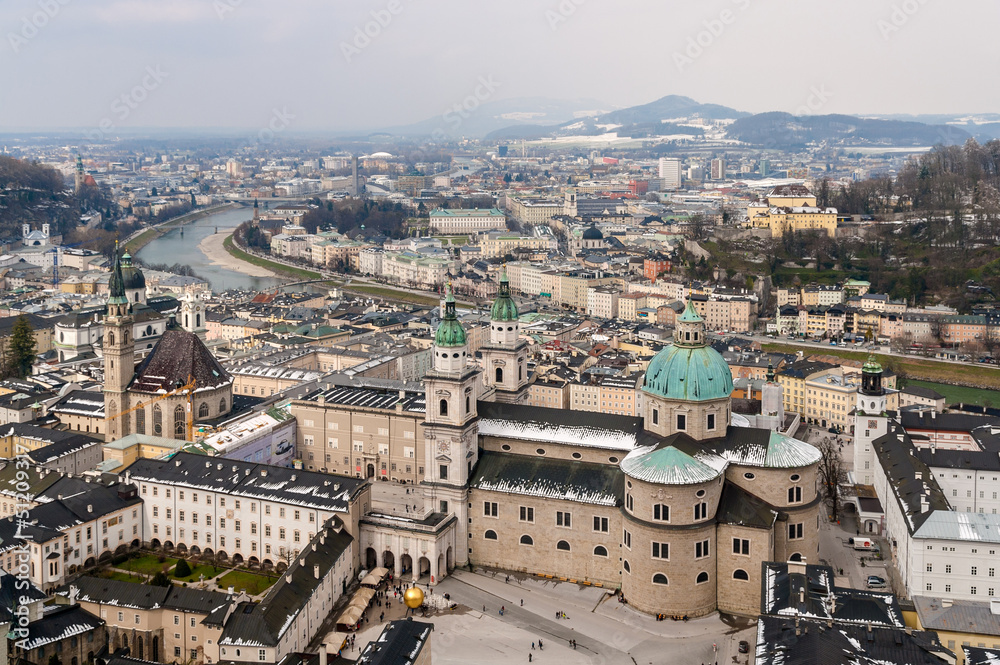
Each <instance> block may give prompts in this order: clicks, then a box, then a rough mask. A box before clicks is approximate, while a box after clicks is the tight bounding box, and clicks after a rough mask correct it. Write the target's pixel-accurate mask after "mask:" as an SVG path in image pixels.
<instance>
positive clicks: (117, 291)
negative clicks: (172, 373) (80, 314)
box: [103, 244, 135, 441]
mask: <svg viewBox="0 0 1000 665" xmlns="http://www.w3.org/2000/svg"><path fill="white" fill-rule="evenodd" d="M132 324H133V317H132V304H131V303H130V302H129V299H128V296H126V294H125V278H124V276H123V274H122V263H121V258H120V257H119V256H118V246H117V244H116V245H115V264H114V268H113V269H112V271H111V279H110V280H108V310H107V313H106V314H105V316H104V340H103V350H104V416H105V419H106V420H105V436H104V438H105V440H106V441H114V440H115V439H120V438H121V437H123V436H127V435H128V434H129V433H130V431H131V430H130V429H129V414H127V413H126V414H125V415H119V414H122V413H123V412H124V411H127V410H128V408H129V402H128V386H129V384H130V383H131V382H132V376H133V374H134V373H135V340H134V339H133V338H132Z"/></svg>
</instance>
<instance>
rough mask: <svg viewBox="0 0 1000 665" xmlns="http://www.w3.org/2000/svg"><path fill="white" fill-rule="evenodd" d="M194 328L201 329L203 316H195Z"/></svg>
mask: <svg viewBox="0 0 1000 665" xmlns="http://www.w3.org/2000/svg"><path fill="white" fill-rule="evenodd" d="M194 327H195V328H201V314H195V315H194Z"/></svg>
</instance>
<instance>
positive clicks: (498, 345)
mask: <svg viewBox="0 0 1000 665" xmlns="http://www.w3.org/2000/svg"><path fill="white" fill-rule="evenodd" d="M480 353H482V356H483V368H484V371H485V374H484V376H483V379H484V382H485V384H486V386H487V387H488V388H494V389H495V393H494V396H493V401H495V402H505V403H508V404H519V403H523V402H524V401H525V400H527V398H528V369H527V366H526V365H527V357H528V343H527V342H526V341H525V340H523V339H521V329H520V324H519V322H518V312H517V304H516V303H515V302H514V298H512V297H511V295H510V280H508V279H507V268H506V266H504V268H503V271H502V272H501V273H500V288H499V290H498V291H497V297H496V300H494V301H493V307H492V309H491V310H490V342H489V344H486V345H484V346H482V347H481V348H480ZM487 399H489V398H487Z"/></svg>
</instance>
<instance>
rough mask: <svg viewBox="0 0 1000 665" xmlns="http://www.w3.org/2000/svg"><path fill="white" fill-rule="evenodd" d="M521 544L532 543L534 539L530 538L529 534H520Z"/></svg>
mask: <svg viewBox="0 0 1000 665" xmlns="http://www.w3.org/2000/svg"><path fill="white" fill-rule="evenodd" d="M521 544H522V545H534V544H535V541H534V540H532V539H531V536H528V535H524V536H521Z"/></svg>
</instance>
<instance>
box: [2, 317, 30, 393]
mask: <svg viewBox="0 0 1000 665" xmlns="http://www.w3.org/2000/svg"><path fill="white" fill-rule="evenodd" d="M9 350H10V364H9V368H8V371H9V372H10V373H11V374H12V375H13V376H16V377H18V378H22V379H23V378H24V377H26V376H28V374H30V373H31V365H32V364H33V363H34V362H35V334H34V332H33V331H32V330H31V324H30V323H28V319H27V318H26V317H25V316H24V315H23V314H22V315H21V316H19V317H17V321H15V322H14V327H13V328H12V329H11V334H10V347H9Z"/></svg>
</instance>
